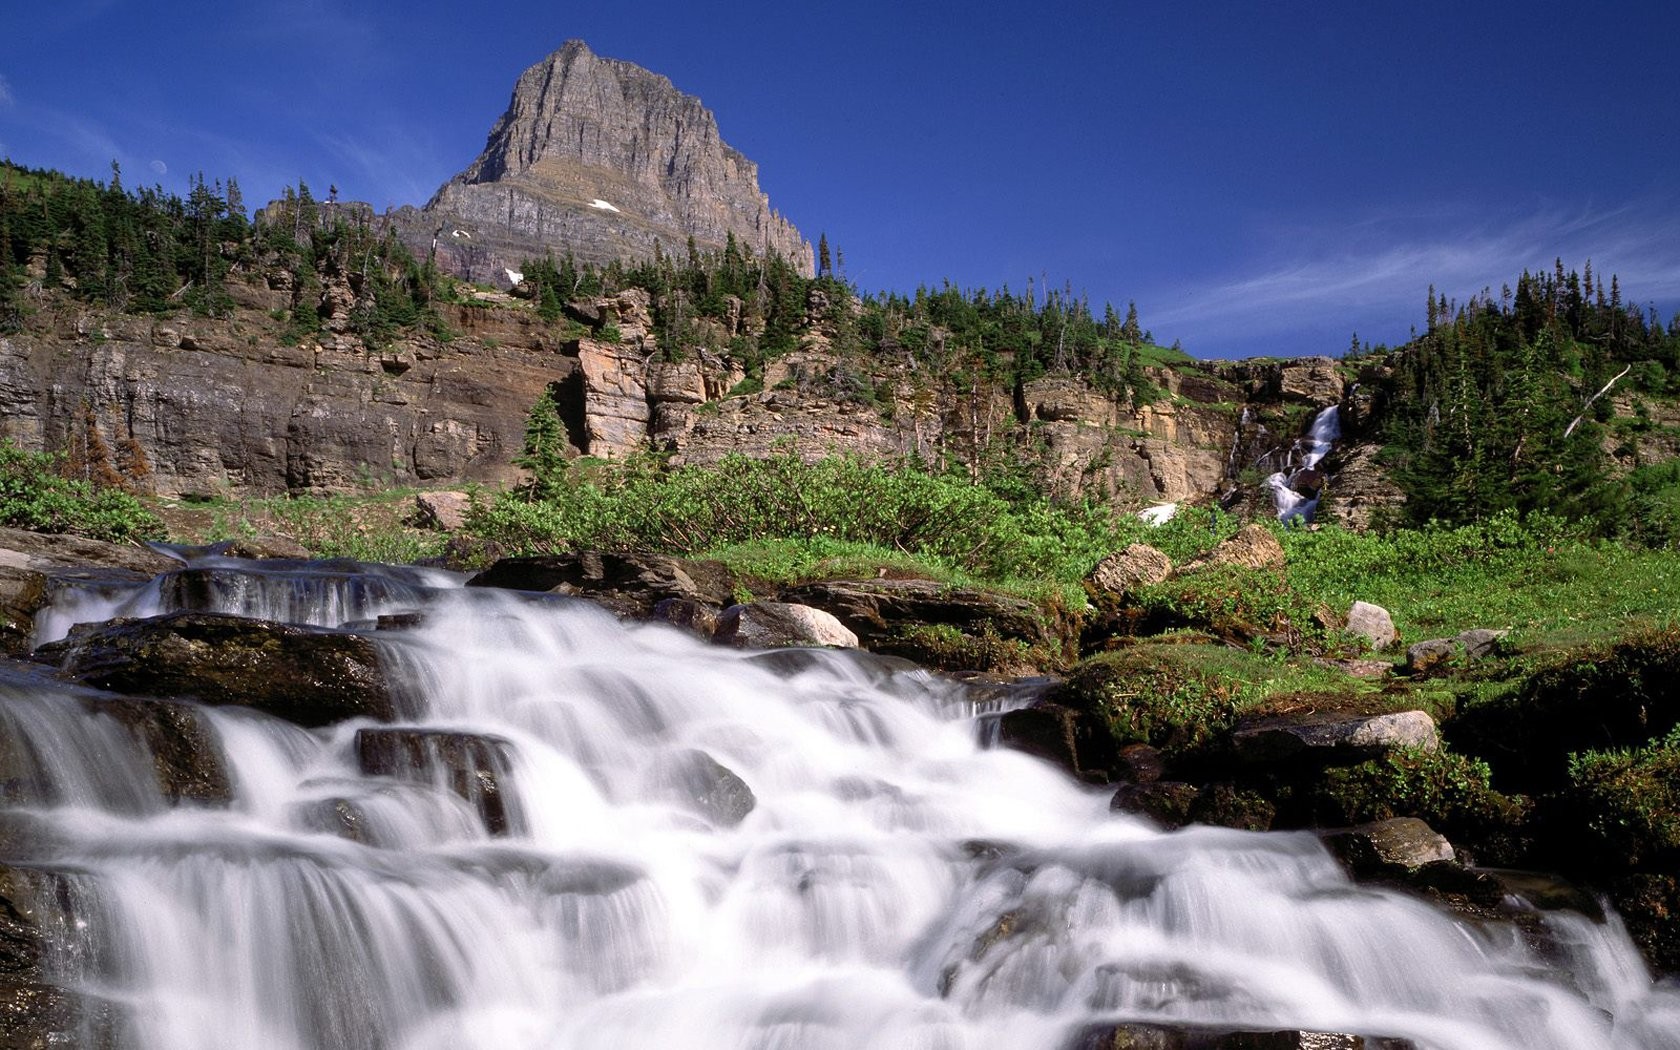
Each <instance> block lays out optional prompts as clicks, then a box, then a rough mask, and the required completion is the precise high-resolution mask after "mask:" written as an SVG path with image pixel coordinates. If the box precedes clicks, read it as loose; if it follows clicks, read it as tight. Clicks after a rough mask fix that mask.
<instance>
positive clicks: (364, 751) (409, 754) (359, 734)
mask: <svg viewBox="0 0 1680 1050" xmlns="http://www.w3.org/2000/svg"><path fill="white" fill-rule="evenodd" d="M512 748H513V745H512V744H510V743H508V741H506V740H503V739H501V738H500V737H493V736H480V735H478V734H475V733H457V732H450V731H448V730H441V729H415V728H412V727H408V726H401V727H387V728H379V729H358V730H357V731H356V759H357V761H358V763H359V764H360V765H361V769H362V772H363V773H366V774H368V775H370V776H388V777H395V778H397V779H399V780H406V781H409V782H411V783H419V784H432V785H435V786H437V787H441V788H444V789H445V790H448V791H451V792H453V793H455V794H456V795H459V796H460V797H461V798H463V799H465V800H466V801H467V803H468V804H469V805H471V806H472V807H473V808H474V809H475V810H477V811H478V815H479V819H480V820H482V821H483V822H484V829H485V830H486V831H488V832H489V833H490V834H492V835H508V834H518V833H520V832H523V831H524V830H525V821H524V818H523V815H522V814H521V812H520V810H519V806H518V800H517V797H516V796H511V795H510V794H509V792H508V791H507V789H506V781H507V780H508V777H509V775H510V774H511V771H512V770H511V766H512V759H511V755H512Z"/></svg>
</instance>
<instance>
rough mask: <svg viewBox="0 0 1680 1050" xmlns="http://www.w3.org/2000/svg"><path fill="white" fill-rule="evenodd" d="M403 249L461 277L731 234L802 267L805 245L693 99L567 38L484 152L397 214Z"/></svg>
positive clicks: (526, 78)
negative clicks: (419, 252) (549, 257)
mask: <svg viewBox="0 0 1680 1050" xmlns="http://www.w3.org/2000/svg"><path fill="white" fill-rule="evenodd" d="M403 219H404V220H405V221H404V225H405V226H407V227H408V228H409V237H410V240H411V241H421V240H423V241H424V245H423V246H422V245H418V244H417V245H416V246H417V247H424V248H425V249H426V250H429V249H430V244H431V241H432V237H433V235H434V233H436V234H437V235H438V238H437V243H438V251H439V257H440V261H441V262H445V263H447V264H452V268H453V269H455V270H457V271H459V272H461V273H463V274H465V275H466V276H469V277H471V278H474V279H479V280H483V279H494V280H503V281H505V277H504V275H503V270H504V269H507V268H514V269H517V268H518V266H519V265H520V263H521V262H522V261H523V260H524V259H527V258H540V257H541V256H542V255H544V254H545V253H548V252H552V253H553V254H554V255H555V256H556V257H559V256H560V255H562V254H564V253H566V252H570V253H571V254H572V255H574V256H575V257H576V258H577V259H578V260H579V261H586V262H594V263H600V264H605V263H609V262H612V261H614V260H618V259H624V258H636V257H646V256H650V255H652V254H653V251H654V246H655V245H656V244H657V245H662V246H663V249H664V251H665V252H666V253H667V254H672V253H678V254H680V253H681V252H683V251H684V250H685V245H686V243H687V240H688V238H689V237H693V238H694V241H695V244H696V245H697V246H698V247H700V248H701V249H720V248H722V247H723V245H724V243H725V241H726V239H727V238H728V237H729V236H730V235H733V236H734V238H735V240H736V241H737V242H738V243H739V244H740V245H741V246H742V247H744V248H749V249H751V250H752V251H754V252H756V253H761V254H762V253H766V252H768V251H775V252H777V253H779V254H781V255H782V256H784V257H785V258H787V259H790V260H792V261H793V263H794V264H795V265H796V266H799V267H800V268H801V269H802V270H803V271H804V272H806V273H809V272H811V246H810V244H809V243H807V242H806V241H805V240H804V238H802V237H801V236H800V235H799V231H798V230H796V229H794V228H793V226H792V225H791V224H789V223H788V222H787V220H786V219H783V218H782V217H781V216H780V215H778V214H776V213H775V212H774V211H772V210H771V208H770V202H769V199H768V198H767V197H766V196H765V195H764V192H763V191H762V190H760V189H759V188H758V166H757V165H756V164H754V163H753V162H752V161H750V160H748V159H747V158H746V157H744V156H742V155H741V154H740V153H739V152H738V151H736V150H734V149H732V148H731V147H730V146H728V145H727V144H725V143H724V141H723V139H722V138H721V137H720V136H719V135H718V128H717V120H716V118H715V117H713V116H712V112H711V111H710V110H709V109H707V108H706V107H705V106H704V105H703V104H702V103H701V102H700V100H699V99H697V98H695V97H694V96H692V95H686V94H683V93H682V92H681V91H678V90H677V89H676V88H675V87H674V86H672V84H671V82H670V81H669V80H667V79H666V78H665V77H662V76H659V75H657V74H655V73H650V72H648V71H647V70H645V69H642V68H641V67H639V66H636V65H632V64H631V63H629V62H622V61H618V60H616V59H610V58H601V57H599V56H597V55H596V54H595V53H594V52H592V51H590V50H589V48H588V47H587V46H586V45H585V44H584V43H583V42H582V41H579V40H572V41H569V42H567V43H566V44H565V46H563V47H561V48H560V50H558V51H556V52H554V53H553V54H552V55H550V56H548V57H547V58H545V59H543V60H542V61H541V62H538V63H537V64H536V65H534V66H532V67H531V68H530V69H527V70H526V71H525V73H524V74H523V75H522V76H521V77H520V78H519V82H518V83H517V84H516V85H515V86H514V89H513V98H512V100H511V101H510V102H509V103H508V108H507V112H506V113H504V114H502V118H501V119H500V120H499V121H497V122H496V126H495V127H494V128H492V129H491V131H490V138H489V141H488V142H486V143H485V147H484V152H483V153H482V154H480V155H479V157H478V159H477V160H475V161H473V163H472V165H471V166H470V167H468V168H467V170H466V171H463V172H462V173H461V174H459V175H457V176H456V177H455V178H453V179H451V180H450V181H449V182H448V183H446V184H445V185H444V186H443V188H442V189H440V190H438V192H437V195H436V196H434V197H433V198H432V200H431V202H430V203H428V204H427V205H426V207H425V209H424V211H422V212H420V213H418V214H412V213H411V214H409V215H407V216H403Z"/></svg>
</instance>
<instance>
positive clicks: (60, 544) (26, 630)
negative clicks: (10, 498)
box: [0, 529, 180, 656]
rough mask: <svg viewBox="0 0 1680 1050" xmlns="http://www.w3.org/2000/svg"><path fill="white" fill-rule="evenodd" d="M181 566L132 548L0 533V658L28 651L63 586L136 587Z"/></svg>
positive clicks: (73, 538)
mask: <svg viewBox="0 0 1680 1050" xmlns="http://www.w3.org/2000/svg"><path fill="white" fill-rule="evenodd" d="M179 565H180V562H177V561H176V560H175V559H173V558H170V557H167V556H165V555H162V554H159V553H157V552H156V551H154V550H151V549H150V548H147V547H141V546H137V545H135V544H127V543H106V542H105V541H103V540H90V539H87V538H85V537H82V536H62V535H51V534H48V533H43V532H28V531H25V530H23V529H0V653H3V654H5V655H10V656H21V655H23V654H24V653H27V652H28V651H29V645H30V640H31V638H32V636H33V635H34V633H35V614H36V613H37V612H39V611H40V610H41V609H42V608H43V607H44V606H45V605H46V604H47V603H48V602H49V601H50V600H51V598H52V594H53V592H54V590H56V589H57V587H58V586H59V585H60V584H61V583H63V582H71V581H80V582H111V583H118V584H139V583H142V582H144V581H146V580H148V579H150V578H151V577H153V576H155V575H157V574H158V573H160V572H168V571H169V570H170V569H172V568H175V567H177V566H179Z"/></svg>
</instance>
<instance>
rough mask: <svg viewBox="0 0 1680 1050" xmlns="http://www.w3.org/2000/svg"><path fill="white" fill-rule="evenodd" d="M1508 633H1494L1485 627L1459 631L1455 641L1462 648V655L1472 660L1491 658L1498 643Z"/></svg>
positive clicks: (1508, 632)
mask: <svg viewBox="0 0 1680 1050" xmlns="http://www.w3.org/2000/svg"><path fill="white" fill-rule="evenodd" d="M1510 633H1511V632H1510V631H1495V630H1490V629H1488V628H1486V627H1473V628H1471V629H1470V630H1468V631H1460V632H1459V633H1458V638H1457V639H1456V641H1457V642H1458V644H1459V645H1462V646H1464V655H1465V656H1467V657H1469V658H1470V659H1472V660H1477V659H1480V658H1482V657H1484V656H1491V655H1492V654H1493V653H1494V652H1495V651H1496V650H1497V649H1498V648H1499V644H1500V641H1501V640H1502V639H1503V638H1504V637H1505V636H1506V635H1508V634H1510Z"/></svg>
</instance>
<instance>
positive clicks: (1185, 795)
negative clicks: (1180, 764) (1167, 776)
mask: <svg viewBox="0 0 1680 1050" xmlns="http://www.w3.org/2000/svg"><path fill="white" fill-rule="evenodd" d="M1200 793H1201V789H1200V788H1198V787H1196V785H1194V784H1184V783H1180V782H1179V781H1175V780H1157V781H1155V782H1154V783H1151V784H1122V785H1120V787H1119V788H1117V789H1116V790H1115V792H1114V797H1113V798H1111V799H1109V801H1108V808H1109V809H1111V810H1113V811H1115V812H1117V813H1135V814H1137V815H1139V816H1144V817H1148V818H1149V819H1150V820H1153V821H1154V822H1155V823H1157V824H1159V825H1161V826H1162V827H1163V828H1166V829H1168V830H1169V831H1170V830H1172V829H1174V828H1182V827H1183V826H1184V825H1186V824H1188V823H1190V822H1191V819H1192V818H1191V816H1190V812H1191V810H1192V809H1193V808H1194V807H1195V805H1196V798H1197V796H1198V795H1200Z"/></svg>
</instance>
